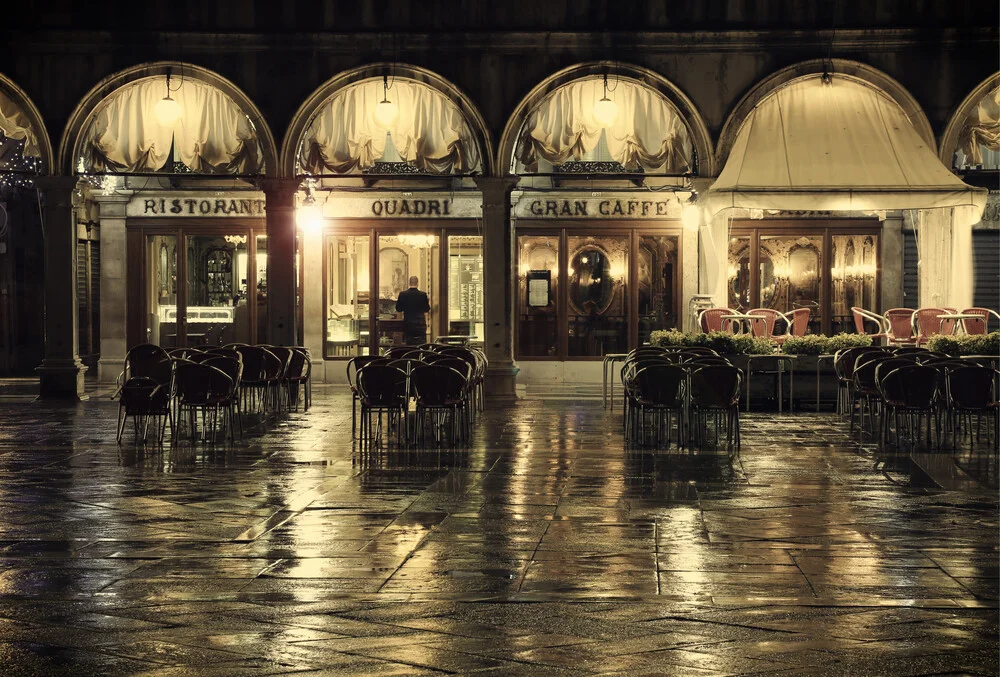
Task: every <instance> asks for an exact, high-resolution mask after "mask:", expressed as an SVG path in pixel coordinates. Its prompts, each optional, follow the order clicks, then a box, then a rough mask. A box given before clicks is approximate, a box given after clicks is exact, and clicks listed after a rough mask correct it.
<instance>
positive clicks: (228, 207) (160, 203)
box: [125, 193, 266, 218]
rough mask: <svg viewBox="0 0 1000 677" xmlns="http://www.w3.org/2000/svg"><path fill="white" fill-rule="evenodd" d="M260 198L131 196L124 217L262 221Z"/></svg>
mask: <svg viewBox="0 0 1000 677" xmlns="http://www.w3.org/2000/svg"><path fill="white" fill-rule="evenodd" d="M265 212H266V210H265V208H264V198H263V196H260V197H258V196H252V197H249V196H244V195H212V196H206V195H177V194H176V193H174V194H171V195H167V196H164V197H155V196H154V197H148V196H142V197H135V198H132V200H131V201H129V203H128V206H127V207H126V208H125V215H126V216H139V217H150V218H162V217H168V218H169V217H187V218H190V217H197V216H201V217H212V218H216V217H226V216H242V217H248V216H249V217H257V218H262V217H263V216H264V215H265Z"/></svg>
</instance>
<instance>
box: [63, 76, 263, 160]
mask: <svg viewBox="0 0 1000 677" xmlns="http://www.w3.org/2000/svg"><path fill="white" fill-rule="evenodd" d="M170 86H171V92H170V96H171V98H173V99H175V100H176V101H177V103H179V104H180V105H181V109H182V112H181V116H180V118H179V119H178V120H177V122H176V123H174V125H173V126H170V127H166V126H163V125H161V124H160V123H159V121H158V120H157V118H156V114H155V113H154V108H155V106H156V104H157V102H158V101H160V99H162V98H163V97H164V95H165V94H166V91H167V87H166V82H165V78H163V77H156V78H147V79H144V80H140V81H138V82H134V83H131V84H129V85H125V86H124V87H121V88H119V89H117V90H115V91H114V92H113V93H112V94H111V95H110V96H108V97H107V98H106V99H104V100H103V101H102V102H101V104H100V105H99V106H98V107H97V109H96V112H95V113H94V114H93V117H92V118H91V121H90V123H89V124H88V126H87V128H86V129H85V131H84V136H83V138H84V141H83V148H82V151H83V163H84V166H85V168H86V169H87V170H89V171H99V172H100V171H110V172H153V171H157V170H159V169H160V168H161V167H163V165H164V164H165V163H166V162H167V160H168V159H170V158H169V157H168V156H169V154H170V146H171V140H173V145H174V147H175V149H176V153H177V156H178V157H179V159H180V161H181V162H183V163H184V164H185V165H186V166H187V167H189V168H190V169H192V170H193V171H195V172H199V173H206V174H214V173H227V174H256V173H259V172H262V171H263V167H262V166H261V164H262V159H261V158H262V154H261V149H260V143H259V141H258V139H257V133H256V131H255V130H254V128H253V125H252V124H251V122H250V119H249V118H248V117H247V115H246V114H245V113H244V112H243V111H242V110H241V109H240V107H239V106H238V105H237V104H236V103H235V102H234V101H233V100H232V99H231V98H229V96H227V95H226V94H224V93H223V92H221V91H220V90H218V89H216V88H215V87H212V86H211V85H208V84H205V83H203V82H199V81H197V80H191V79H182V78H180V77H175V78H172V79H171V83H170ZM175 87H176V88H177V89H176V91H174V88H175Z"/></svg>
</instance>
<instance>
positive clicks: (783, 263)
mask: <svg viewBox="0 0 1000 677" xmlns="http://www.w3.org/2000/svg"><path fill="white" fill-rule="evenodd" d="M759 256H760V261H759V275H760V307H761V308H774V309H775V310H778V311H781V312H783V313H785V312H789V311H792V310H795V309H798V308H808V309H809V311H810V315H809V329H808V331H809V333H813V334H818V333H820V331H821V329H820V328H821V327H822V322H823V318H822V313H821V308H822V296H821V290H822V276H821V271H822V270H823V238H822V237H821V236H805V235H803V236H801V237H796V236H794V235H793V236H784V235H781V236H777V235H776V236H766V235H762V236H761V238H760V254H759Z"/></svg>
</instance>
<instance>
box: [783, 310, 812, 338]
mask: <svg viewBox="0 0 1000 677" xmlns="http://www.w3.org/2000/svg"><path fill="white" fill-rule="evenodd" d="M810 315H812V309H811V308H796V309H795V310H793V311H792V312H790V313H787V314H786V317H787V318H788V333H789V334H790V335H791V336H805V335H806V330H808V329H809V316H810Z"/></svg>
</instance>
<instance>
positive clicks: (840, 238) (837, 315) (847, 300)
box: [830, 235, 879, 333]
mask: <svg viewBox="0 0 1000 677" xmlns="http://www.w3.org/2000/svg"><path fill="white" fill-rule="evenodd" d="M830 240H831V243H832V246H833V251H832V252H831V257H830V258H831V262H830V285H831V296H832V297H833V298H832V301H833V302H832V307H831V313H832V315H833V317H832V320H833V326H832V331H833V332H834V333H838V332H853V331H855V328H854V316H853V314H852V313H851V308H852V307H854V306H860V307H861V308H864V309H865V310H870V311H872V312H875V313H877V312H879V303H878V298H877V296H876V287H875V282H876V274H877V273H878V265H877V258H876V257H877V254H878V236H877V235H833V236H831V238H830Z"/></svg>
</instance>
